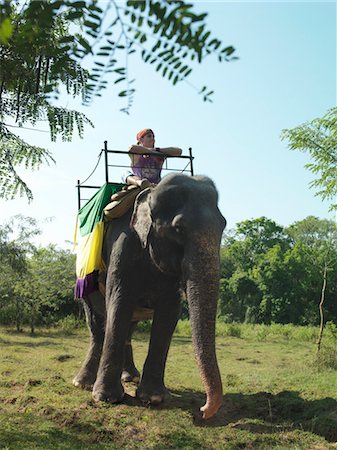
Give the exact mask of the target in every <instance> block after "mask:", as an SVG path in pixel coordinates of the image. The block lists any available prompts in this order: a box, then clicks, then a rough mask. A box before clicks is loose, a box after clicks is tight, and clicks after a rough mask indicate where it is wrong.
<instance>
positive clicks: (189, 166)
mask: <svg viewBox="0 0 337 450" xmlns="http://www.w3.org/2000/svg"><path fill="white" fill-rule="evenodd" d="M188 153H189V155H188V156H187V155H181V156H166V158H165V162H164V165H163V168H162V172H164V173H166V172H176V173H187V174H189V175H191V176H193V175H194V172H193V159H194V157H193V155H192V148H191V147H190V148H189V149H188ZM102 154H104V165H105V183H115V184H121V185H124V183H122V182H118V181H115V180H114V181H112V180H110V178H109V168H119V169H124V170H125V169H130V163H129V161H130V159H129V158H128V161H127V162H128V163H129V164H126V163H125V164H109V162H110V161H109V156H110V155H111V154H114V155H125V159H126V157H129V155H130V154H134V155H141V154H143V153H133V152H129V151H123V150H109V149H108V141H104V148H103V149H102V150H101V152H100V154H99V157H98V162H97V164H96V166H95V168H94V170H93V171H92V172H91V174H90V175H89V176H88V177H87V178H86V179H85V180H84V181H82V182H80V180H77V184H76V188H77V202H78V209H80V208H81V206H83V205H84V202H86V201H87V200H89V198H83V192H85V190H87V189H89V190H92V189H95V190H96V191H97V190H98V189H100V188H101V186H93V185H90V184H84V183H86V182H87V181H88V180H89V179H90V178H91V176H92V175H93V174H94V172H95V171H96V169H97V167H98V165H99V163H100V160H101V157H102ZM151 156H156V155H151ZM158 157H162V155H161V154H160V153H159V154H158ZM173 158H174V160H175V161H179V162H181V161H180V160H187V163H186V165H185V166H184V167H182V168H171V167H169V161H170V160H172V159H173ZM110 159H111V157H110ZM121 176H122V171H121V173H120V179H121ZM90 197H91V196H90Z"/></svg>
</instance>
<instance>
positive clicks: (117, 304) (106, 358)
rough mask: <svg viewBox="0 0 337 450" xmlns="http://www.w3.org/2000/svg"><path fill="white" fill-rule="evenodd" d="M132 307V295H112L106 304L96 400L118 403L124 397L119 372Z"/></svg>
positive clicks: (96, 383)
mask: <svg viewBox="0 0 337 450" xmlns="http://www.w3.org/2000/svg"><path fill="white" fill-rule="evenodd" d="M132 310H133V300H132V296H131V298H130V295H121V296H120V297H119V296H118V297H116V296H114V295H112V299H111V300H110V304H109V305H108V307H107V320H106V327H105V339H104V344H103V352H102V357H101V361H100V365H99V369H98V373H97V379H96V382H95V384H94V388H93V394H92V395H93V398H94V400H96V401H106V402H110V403H118V402H120V401H121V400H122V399H123V396H124V389H123V386H122V383H121V374H122V369H123V363H124V355H125V343H126V340H127V337H128V331H129V327H130V323H131V317H132Z"/></svg>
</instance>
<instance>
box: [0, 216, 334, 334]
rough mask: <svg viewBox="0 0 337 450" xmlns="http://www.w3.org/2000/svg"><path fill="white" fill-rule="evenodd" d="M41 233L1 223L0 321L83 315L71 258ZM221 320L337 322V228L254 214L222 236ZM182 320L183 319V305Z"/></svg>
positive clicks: (20, 221)
mask: <svg viewBox="0 0 337 450" xmlns="http://www.w3.org/2000/svg"><path fill="white" fill-rule="evenodd" d="M39 233H40V230H39V229H38V225H37V222H36V221H35V220H34V219H32V218H29V217H22V216H16V217H14V218H13V219H12V220H11V221H10V222H9V223H8V224H6V225H3V226H0V270H1V274H2V276H1V279H2V281H1V283H0V324H2V325H10V326H15V327H16V328H17V329H18V330H20V329H21V328H22V327H23V326H24V325H26V326H27V325H29V326H30V328H31V331H32V332H34V329H35V327H36V326H37V325H38V326H52V325H56V324H57V322H59V321H60V320H63V319H64V318H66V317H68V316H72V317H74V316H75V317H78V316H79V315H81V305H79V304H78V303H77V302H75V301H74V297H73V290H74V284H75V255H74V254H73V253H72V252H71V251H69V250H64V249H60V248H58V247H56V246H55V245H49V246H47V247H41V246H37V245H35V244H34V243H33V242H34V239H35V238H36V236H38V235H39ZM220 261H221V272H220V273H221V275H220V293H219V303H218V316H219V320H222V321H224V322H238V323H242V322H246V323H265V324H270V323H272V322H275V323H281V324H285V323H292V324H297V325H319V323H320V320H321V317H320V310H319V304H320V303H322V305H323V310H324V321H333V322H334V323H337V302H336V294H337V292H336V291H337V283H336V280H337V226H336V224H335V222H333V221H331V220H326V219H319V218H317V217H313V216H309V217H307V218H305V219H303V220H301V221H298V222H295V223H293V224H292V225H290V226H288V227H282V226H280V225H278V224H277V223H276V222H274V221H273V220H271V219H268V218H266V217H260V218H257V219H251V220H246V221H242V222H240V223H238V224H237V225H236V227H235V228H234V229H232V230H229V231H226V232H225V234H224V236H223V241H222V246H221V251H220ZM182 317H183V318H188V308H187V305H186V304H183V307H182Z"/></svg>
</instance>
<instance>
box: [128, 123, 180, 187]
mask: <svg viewBox="0 0 337 450" xmlns="http://www.w3.org/2000/svg"><path fill="white" fill-rule="evenodd" d="M136 138H137V144H136V145H131V146H130V148H129V152H130V158H131V169H132V171H131V172H129V173H128V174H127V175H126V177H125V180H126V183H127V184H135V185H136V186H140V187H141V188H145V187H147V186H149V185H150V184H151V183H153V184H158V183H159V181H160V180H161V170H162V167H163V164H164V161H165V158H166V156H180V155H181V153H182V150H181V148H178V147H162V148H159V147H155V146H154V144H155V137H154V133H153V131H152V130H151V129H150V128H144V129H143V130H141V131H140V132H139V133H137V136H136Z"/></svg>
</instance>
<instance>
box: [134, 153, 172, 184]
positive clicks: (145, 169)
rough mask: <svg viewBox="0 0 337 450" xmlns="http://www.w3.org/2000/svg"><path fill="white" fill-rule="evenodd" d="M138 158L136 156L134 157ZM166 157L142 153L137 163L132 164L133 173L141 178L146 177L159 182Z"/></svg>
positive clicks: (152, 181) (153, 181)
mask: <svg viewBox="0 0 337 450" xmlns="http://www.w3.org/2000/svg"><path fill="white" fill-rule="evenodd" d="M134 159H136V158H134ZM164 161H165V157H164V156H163V157H158V156H152V155H140V156H139V158H138V159H137V163H136V164H134V165H132V166H131V168H132V171H133V174H134V175H136V176H137V177H139V178H142V179H143V178H146V179H147V180H149V181H150V182H151V183H155V184H157V183H159V181H160V179H161V178H160V176H161V169H162V167H163V164H164Z"/></svg>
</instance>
